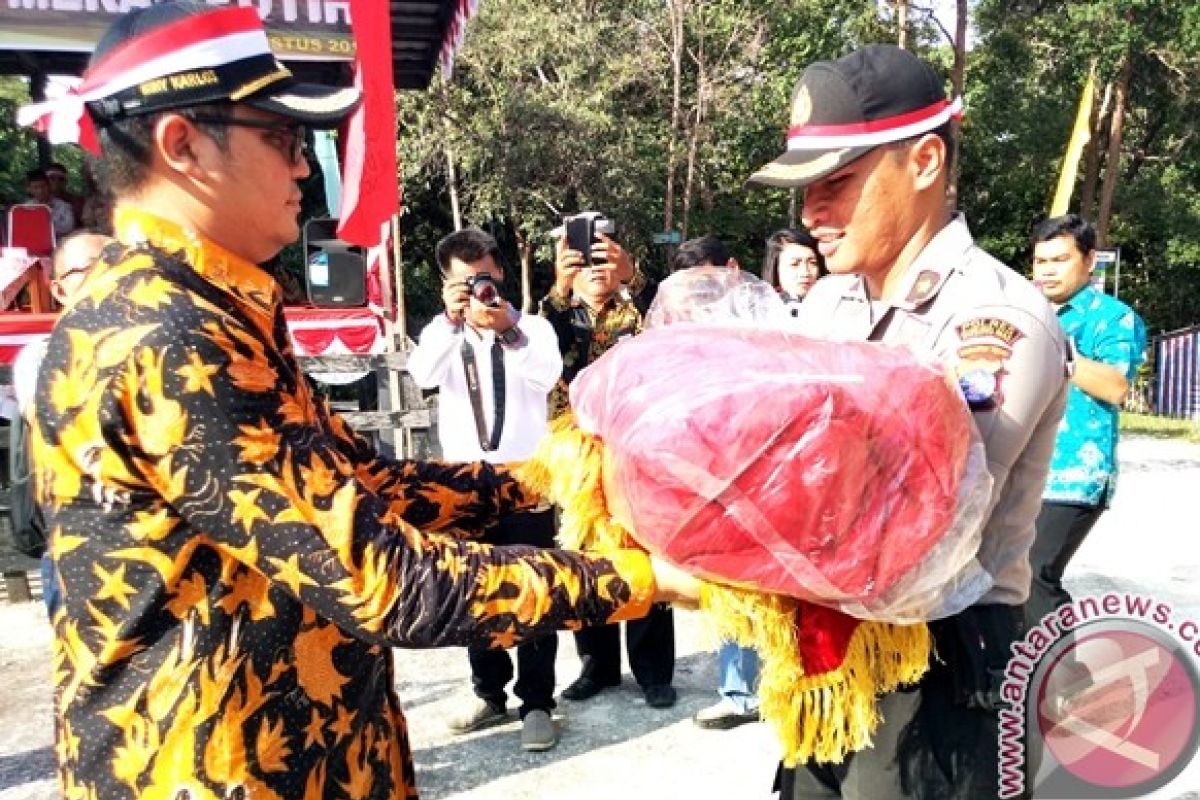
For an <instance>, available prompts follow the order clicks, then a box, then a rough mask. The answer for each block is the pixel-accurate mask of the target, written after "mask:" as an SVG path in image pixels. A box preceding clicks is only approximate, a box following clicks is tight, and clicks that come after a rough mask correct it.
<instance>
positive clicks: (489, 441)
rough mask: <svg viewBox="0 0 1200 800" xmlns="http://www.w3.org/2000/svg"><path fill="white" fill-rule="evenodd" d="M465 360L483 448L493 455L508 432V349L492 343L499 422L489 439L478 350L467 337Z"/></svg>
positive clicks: (494, 401) (494, 402) (494, 398)
mask: <svg viewBox="0 0 1200 800" xmlns="http://www.w3.org/2000/svg"><path fill="white" fill-rule="evenodd" d="M462 360H463V371H464V372H465V373H466V376H467V394H469V395H470V397H471V411H472V413H473V414H474V416H475V431H476V432H477V433H478V434H479V446H480V447H481V448H483V452H485V453H490V452H492V451H493V450H496V449H497V448H499V447H500V434H501V433H503V431H504V348H503V347H501V346H500V340H499V339H496V340H495V341H493V342H492V411H493V413H494V414H495V420H494V421H493V423H492V435H491V437H489V436H488V432H487V421H486V420H485V419H484V418H483V397H482V395H481V394H480V391H479V364H478V363H477V362H476V360H475V348H474V347H473V346H472V345H471V342H470V341H469V340H468V339H466V338H464V339H463V343H462Z"/></svg>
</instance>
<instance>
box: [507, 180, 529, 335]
mask: <svg viewBox="0 0 1200 800" xmlns="http://www.w3.org/2000/svg"><path fill="white" fill-rule="evenodd" d="M508 216H509V222H510V223H511V224H512V229H513V238H514V239H516V240H517V254H518V256H519V258H520V259H521V313H522V314H530V313H532V312H533V242H531V241H530V239H529V237H528V236H527V235H526V234H525V231H524V230H523V229H522V228H521V223H520V219H521V218H520V216H518V214H517V207H516V205H514V204H513V203H509V204H508Z"/></svg>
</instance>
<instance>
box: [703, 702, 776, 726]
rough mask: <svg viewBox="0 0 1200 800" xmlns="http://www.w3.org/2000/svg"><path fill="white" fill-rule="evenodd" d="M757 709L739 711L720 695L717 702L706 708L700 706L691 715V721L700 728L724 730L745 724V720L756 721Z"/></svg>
mask: <svg viewBox="0 0 1200 800" xmlns="http://www.w3.org/2000/svg"><path fill="white" fill-rule="evenodd" d="M758 719H759V716H758V709H755V710H754V711H739V710H738V707H737V706H735V705H734V704H733V701H731V700H730V699H729V698H728V697H722V698H721V701H720V702H719V703H714V704H713V705H711V706H709V707H708V708H702V709H700V710H699V711H697V712H696V715H695V716H694V717H692V722H694V723H696V724H697V725H699V726H700V727H701V728H707V729H709V730H720V731H725V730H729V729H730V728H736V727H737V726H739V725H745V724H746V723H747V722H758Z"/></svg>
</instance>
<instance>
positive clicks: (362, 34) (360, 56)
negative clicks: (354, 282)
mask: <svg viewBox="0 0 1200 800" xmlns="http://www.w3.org/2000/svg"><path fill="white" fill-rule="evenodd" d="M350 20H351V21H350V24H351V26H352V28H353V30H354V41H355V46H356V47H357V52H356V55H355V59H354V85H355V86H356V87H358V89H359V90H360V91H362V95H363V101H362V105H360V106H359V107H358V110H357V111H355V112H354V115H353V116H351V117H350V120H349V122H348V123H347V124H346V127H345V134H346V165H345V170H344V174H343V176H342V183H343V189H342V207H341V210H340V212H339V213H338V219H340V220H341V224H340V225H339V226H338V238H340V239H342V240H344V241H347V242H351V243H352V244H357V245H360V246H361V247H374V246H375V245H377V244H379V243H380V242H381V241H383V240H384V239H385V238H386V225H387V222H388V220H390V219H391V218H392V215H393V214H395V213H396V212H397V211H399V210H400V192H399V189H398V188H397V186H398V182H399V176H398V175H397V172H396V98H395V86H394V83H393V80H392V21H391V14H390V9H389V6H388V4H387V3H381V2H379V0H350Z"/></svg>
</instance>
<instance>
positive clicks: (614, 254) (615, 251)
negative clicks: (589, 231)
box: [592, 233, 634, 283]
mask: <svg viewBox="0 0 1200 800" xmlns="http://www.w3.org/2000/svg"><path fill="white" fill-rule="evenodd" d="M596 235H597V236H599V237H600V241H598V242H596V243H595V244H593V245H592V263H593V264H597V263H605V262H607V263H608V266H609V267H610V268H611V269H612V270H613V271H615V272H616V273H617V280H618V281H619V282H621V283H629V282H630V281H631V280H633V274H634V266H633V259H632V258H630V257H629V252H628V251H627V250H626V249H625V248H624V247H621V245H619V244H617V243H616V242H615V241H613V240H612V239H610V238H609V237H608V236H606V235H605V234H603V233H598V234H596Z"/></svg>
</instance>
